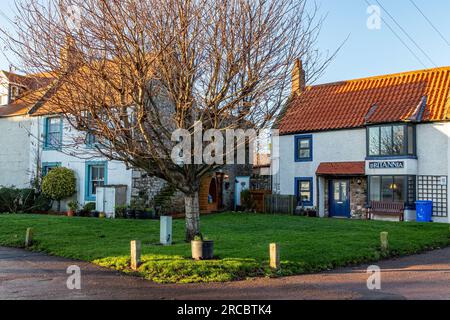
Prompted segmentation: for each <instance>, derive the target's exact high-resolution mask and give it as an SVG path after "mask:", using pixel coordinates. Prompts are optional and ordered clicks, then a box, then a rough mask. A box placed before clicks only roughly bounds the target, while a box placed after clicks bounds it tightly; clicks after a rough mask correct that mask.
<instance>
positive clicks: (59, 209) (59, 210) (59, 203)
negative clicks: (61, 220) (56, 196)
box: [58, 200, 61, 213]
mask: <svg viewBox="0 0 450 320" xmlns="http://www.w3.org/2000/svg"><path fill="white" fill-rule="evenodd" d="M60 212H61V200H58V213H60Z"/></svg>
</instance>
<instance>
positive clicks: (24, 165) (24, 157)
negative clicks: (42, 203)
mask: <svg viewBox="0 0 450 320" xmlns="http://www.w3.org/2000/svg"><path fill="white" fill-rule="evenodd" d="M0 108H1V107H0ZM30 124H31V119H30V118H28V117H27V116H23V117H22V116H21V117H10V118H0V186H5V187H11V186H15V187H17V188H28V187H29V186H30V180H31V179H30V171H29V163H30V156H31V153H30V136H29V132H30Z"/></svg>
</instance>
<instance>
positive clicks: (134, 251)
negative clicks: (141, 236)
mask: <svg viewBox="0 0 450 320" xmlns="http://www.w3.org/2000/svg"><path fill="white" fill-rule="evenodd" d="M140 264H141V242H140V241H131V269H133V270H137V269H138V268H139V265H140Z"/></svg>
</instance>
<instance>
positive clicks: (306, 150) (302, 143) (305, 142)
mask: <svg viewBox="0 0 450 320" xmlns="http://www.w3.org/2000/svg"><path fill="white" fill-rule="evenodd" d="M312 160H313V140H312V136H299V137H296V138H295V161H297V162H306V161H312Z"/></svg>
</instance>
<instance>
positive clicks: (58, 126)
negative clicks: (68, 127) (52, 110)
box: [44, 117, 63, 150]
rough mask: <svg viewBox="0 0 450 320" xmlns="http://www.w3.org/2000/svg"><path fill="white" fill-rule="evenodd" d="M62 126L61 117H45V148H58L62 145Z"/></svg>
mask: <svg viewBox="0 0 450 320" xmlns="http://www.w3.org/2000/svg"><path fill="white" fill-rule="evenodd" d="M62 127H63V122H62V118H61V117H51V118H46V119H45V128H44V135H45V139H44V149H46V150H58V149H61V146H62Z"/></svg>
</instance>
